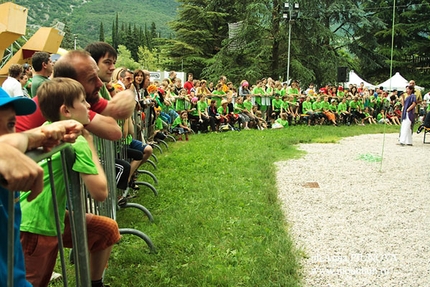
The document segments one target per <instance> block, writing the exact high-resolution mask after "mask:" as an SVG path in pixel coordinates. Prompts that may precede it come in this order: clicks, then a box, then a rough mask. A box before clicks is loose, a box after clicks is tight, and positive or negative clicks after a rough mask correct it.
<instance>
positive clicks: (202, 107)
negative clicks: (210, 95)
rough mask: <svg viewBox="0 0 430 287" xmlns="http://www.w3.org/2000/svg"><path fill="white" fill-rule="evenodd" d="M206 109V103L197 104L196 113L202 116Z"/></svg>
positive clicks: (199, 102)
mask: <svg viewBox="0 0 430 287" xmlns="http://www.w3.org/2000/svg"><path fill="white" fill-rule="evenodd" d="M207 109H208V103H207V102H206V101H203V102H202V101H198V102H197V111H200V112H201V113H202V114H203V113H205V112H206V111H207Z"/></svg>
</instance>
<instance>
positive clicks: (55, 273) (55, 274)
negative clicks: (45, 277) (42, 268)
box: [49, 272, 63, 282]
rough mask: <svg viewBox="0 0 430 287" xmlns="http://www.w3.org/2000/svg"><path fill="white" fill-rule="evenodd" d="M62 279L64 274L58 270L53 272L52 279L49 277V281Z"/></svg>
mask: <svg viewBox="0 0 430 287" xmlns="http://www.w3.org/2000/svg"><path fill="white" fill-rule="evenodd" d="M60 280H63V275H61V274H60V273H57V272H52V274H51V279H49V282H52V281H60Z"/></svg>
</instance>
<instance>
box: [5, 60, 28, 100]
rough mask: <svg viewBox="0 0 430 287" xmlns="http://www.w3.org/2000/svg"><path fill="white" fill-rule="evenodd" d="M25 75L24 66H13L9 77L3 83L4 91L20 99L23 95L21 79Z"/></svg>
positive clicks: (10, 68)
mask: <svg viewBox="0 0 430 287" xmlns="http://www.w3.org/2000/svg"><path fill="white" fill-rule="evenodd" d="M22 73H23V69H22V66H21V65H20V64H12V65H11V66H10V67H9V76H8V77H7V79H6V80H5V81H4V83H3V86H2V88H3V90H5V91H6V93H8V95H9V96H11V97H18V96H22V95H23V91H22V86H21V83H20V82H19V79H20V77H21V75H22Z"/></svg>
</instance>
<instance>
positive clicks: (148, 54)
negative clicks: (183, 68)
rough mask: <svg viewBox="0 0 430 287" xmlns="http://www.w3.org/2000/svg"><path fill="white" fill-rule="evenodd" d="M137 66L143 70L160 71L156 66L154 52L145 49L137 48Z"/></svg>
mask: <svg viewBox="0 0 430 287" xmlns="http://www.w3.org/2000/svg"><path fill="white" fill-rule="evenodd" d="M138 55H139V64H140V65H141V67H142V68H143V69H145V70H149V71H157V70H160V67H159V65H158V59H157V56H158V55H157V53H156V51H151V50H149V49H148V48H147V47H142V46H139V51H138Z"/></svg>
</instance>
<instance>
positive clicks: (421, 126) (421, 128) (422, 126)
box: [417, 125, 424, 134]
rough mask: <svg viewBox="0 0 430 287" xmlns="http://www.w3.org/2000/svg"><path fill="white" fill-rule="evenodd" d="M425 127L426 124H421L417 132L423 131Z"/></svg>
mask: <svg viewBox="0 0 430 287" xmlns="http://www.w3.org/2000/svg"><path fill="white" fill-rule="evenodd" d="M423 129H424V125H420V126H419V127H418V130H417V134H419V133H420V132H422V131H423Z"/></svg>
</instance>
